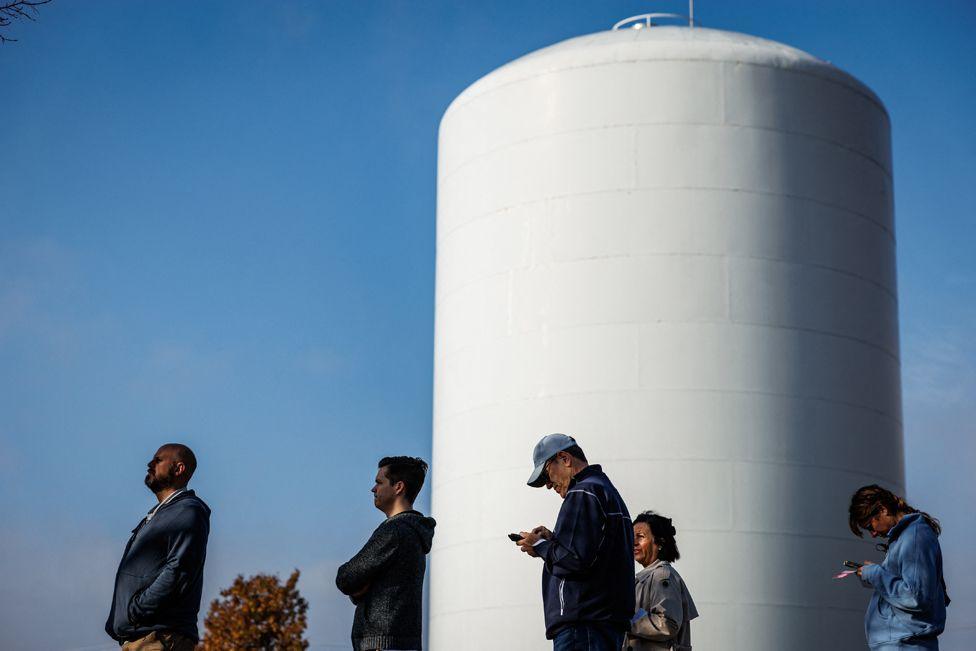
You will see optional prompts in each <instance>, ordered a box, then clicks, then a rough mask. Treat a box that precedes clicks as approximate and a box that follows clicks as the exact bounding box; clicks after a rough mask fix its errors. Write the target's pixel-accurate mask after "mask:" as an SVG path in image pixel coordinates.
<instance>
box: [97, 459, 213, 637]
mask: <svg viewBox="0 0 976 651" xmlns="http://www.w3.org/2000/svg"><path fill="white" fill-rule="evenodd" d="M196 466H197V461H196V457H195V456H194V454H193V451H192V450H190V448H188V447H187V446H185V445H182V444H180V443H169V444H167V445H164V446H162V447H161V448H159V450H157V451H156V454H155V455H153V458H152V459H151V460H150V461H149V464H148V471H147V473H146V480H145V483H146V486H147V487H148V488H149V490H151V491H152V492H153V493H154V494H155V495H156V500H157V504H156V505H155V506H154V507H153V508H152V509H151V510H150V511H149V513H148V514H147V515H146V517H144V518H143V519H142V521H141V522H139V524H138V525H137V526H136V528H135V529H133V530H132V537H130V538H129V542H128V544H127V545H126V546H125V552H124V553H123V554H122V562H121V563H119V570H118V572H117V573H116V575H115V592H114V593H113V595H112V608H111V610H110V611H109V615H108V621H107V622H105V632H107V633H108V634H109V635H110V636H112V638H113V639H115V640H117V641H118V642H119V643H120V644H122V649H123V651H163V650H165V651H192V649H194V648H195V647H196V644H197V642H198V641H199V639H200V636H199V634H198V632H197V615H198V613H199V612H200V598H201V596H202V592H203V564H204V561H205V560H206V557H207V537H208V536H209V534H210V508H209V507H208V506H207V505H206V504H204V503H203V500H201V499H200V498H199V497H197V496H196V494H194V492H193V491H192V490H188V489H187V487H186V485H187V482H189V481H190V477H192V476H193V471H194V470H195V469H196Z"/></svg>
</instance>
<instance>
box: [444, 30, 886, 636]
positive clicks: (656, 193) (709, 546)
mask: <svg viewBox="0 0 976 651" xmlns="http://www.w3.org/2000/svg"><path fill="white" fill-rule="evenodd" d="M438 168H439V169H438V208H437V293H436V350H435V356H436V359H435V406H434V412H435V413H434V441H433V476H432V487H433V493H432V495H433V505H432V506H433V515H434V516H435V517H436V518H437V521H438V527H437V535H436V536H435V538H434V549H433V552H432V555H431V591H430V617H429V624H428V626H429V633H430V646H431V648H432V649H434V651H447V650H448V649H465V650H466V651H475V650H479V649H492V650H497V649H506V650H519V649H539V650H541V649H546V648H551V647H550V646H549V643H547V642H546V640H545V639H544V626H543V620H542V604H541V592H540V573H541V562H539V561H538V560H536V559H531V558H528V557H526V556H524V555H522V554H519V553H518V552H517V550H515V549H514V547H513V545H512V544H511V543H510V542H509V541H508V540H507V539H506V534H507V533H508V532H509V531H518V530H520V529H526V528H529V527H532V526H535V525H538V524H546V525H549V526H551V525H552V524H553V523H554V520H555V515H556V513H557V511H558V508H559V506H560V501H559V498H558V496H557V495H555V494H554V493H551V492H548V491H545V490H535V489H531V488H528V487H527V486H526V485H525V481H526V479H527V478H528V475H529V472H530V470H531V460H530V455H531V452H532V447H533V445H534V444H535V442H536V441H537V440H538V438H539V437H540V436H541V435H543V434H546V433H549V432H566V433H569V434H572V435H574V436H575V437H576V438H577V440H578V441H579V442H580V444H581V445H582V447H583V449H584V450H585V451H586V452H587V455H588V456H589V457H590V460H591V462H598V463H602V464H603V466H604V469H605V470H606V472H607V473H608V474H609V475H610V477H611V479H612V480H613V481H614V482H615V483H616V485H617V487H618V488H619V489H620V492H621V494H622V495H623V497H624V499H625V501H626V502H627V504H628V506H629V508H630V511H631V513H632V514H636V513H637V512H639V511H642V510H645V509H655V510H657V511H660V512H663V513H665V514H666V515H668V516H671V517H672V518H673V519H674V522H675V525H676V527H677V529H678V544H679V547H680V550H681V553H682V559H681V561H680V562H679V563H678V568H679V570H680V572H681V573H682V575H683V576H684V577H685V579H686V581H687V583H688V584H689V586H690V588H691V590H692V593H693V595H694V597H695V600H696V602H697V604H698V609H699V611H700V612H701V617H700V619H698V620H696V621H695V622H694V624H693V629H692V630H693V635H692V637H693V642H694V643H695V647H696V648H701V649H724V650H728V649H742V650H746V649H748V650H750V651H753V650H755V649H769V650H774V649H775V650H782V649H789V650H790V651H806V650H810V651H813V650H817V651H820V650H822V649H825V648H829V649H834V650H841V649H860V648H862V647H863V633H862V629H861V621H862V617H863V612H864V607H865V601H866V594H862V592H861V591H860V589H859V588H857V587H856V586H854V585H849V584H847V583H843V582H838V581H832V579H831V578H830V577H831V574H832V573H834V572H835V571H836V570H838V569H839V567H840V564H841V562H842V561H844V560H845V559H849V558H851V559H860V558H865V557H867V554H868V553H869V552H868V549H869V545H868V544H867V543H863V542H858V541H857V540H856V539H854V538H853V537H852V536H851V534H850V532H849V531H848V530H847V523H846V519H847V515H846V508H847V502H848V499H849V496H850V494H851V493H852V492H853V490H854V489H855V488H857V487H858V486H860V485H862V484H866V483H872V482H881V483H884V484H886V485H888V486H889V487H891V488H893V489H895V490H896V491H902V490H903V484H904V470H903V458H902V447H901V440H902V438H901V397H900V373H899V358H898V354H899V351H898V326H897V294H896V287H895V239H894V226H893V218H892V176H891V155H890V137H889V121H888V116H887V113H886V111H885V108H884V106H883V105H882V103H881V102H880V100H879V99H878V98H877V97H876V96H875V95H874V93H872V92H871V90H870V89H868V88H867V87H866V86H865V85H864V84H862V83H860V82H859V81H857V80H856V79H854V78H853V77H851V76H850V75H848V74H846V73H844V72H843V71H841V70H839V69H837V68H835V67H834V66H832V65H830V64H829V63H826V62H824V61H822V60H819V59H817V58H815V57H813V56H810V55H809V54H806V53H804V52H801V51H799V50H796V49H794V48H791V47H788V46H786V45H782V44H779V43H774V42H770V41H767V40H763V39H760V38H756V37H752V36H746V35H743V34H735V33H729V32H723V31H716V30H711V29H703V28H688V27H650V28H646V29H640V30H636V29H621V30H617V31H606V32H600V33H596V34H591V35H588V36H582V37H579V38H574V39H570V40H568V41H564V42H562V43H558V44H556V45H553V46H551V47H548V48H545V49H542V50H539V51H537V52H533V53H531V54H529V55H527V56H524V57H522V58H520V59H518V60H516V61H513V62H512V63H509V64H507V65H505V66H503V67H501V68H499V69H498V70H495V71H494V72H492V73H490V74H489V75H487V76H485V77H484V78H482V79H480V80H478V81H477V82H475V83H474V84H473V85H471V86H470V87H469V88H468V89H466V90H465V91H464V92H463V93H462V94H461V95H460V96H459V97H458V98H457V99H456V100H455V101H454V102H453V103H452V104H451V106H450V108H449V109H448V110H447V112H446V113H445V115H444V118H443V120H442V122H441V130H440V156H439V163H438Z"/></svg>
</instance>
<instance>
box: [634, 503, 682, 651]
mask: <svg viewBox="0 0 976 651" xmlns="http://www.w3.org/2000/svg"><path fill="white" fill-rule="evenodd" d="M676 534H677V532H676V531H675V530H674V526H673V525H672V524H671V519H670V518H666V517H664V516H662V515H658V514H657V513H654V512H653V511H645V512H643V513H641V514H640V515H638V516H637V517H636V518H634V560H636V561H637V562H638V563H640V564H641V565H642V566H643V567H644V569H643V570H641V571H640V572H638V573H637V577H636V579H635V580H636V585H635V590H636V593H637V613H636V614H635V615H634V618H633V619H632V620H631V622H630V631H629V632H628V633H627V637H626V638H625V639H624V646H623V648H624V651H649V650H653V651H658V650H661V651H664V650H665V649H674V650H675V651H690V650H691V620H693V619H694V618H696V617H698V610H697V609H696V608H695V602H694V601H692V599H691V594H689V593H688V588H687V586H685V582H684V581H683V580H682V579H681V576H680V575H679V574H678V571H677V570H675V569H674V568H673V567H672V566H671V562H672V561H676V560H678V559H679V558H680V557H681V554H679V553H678V543H677V542H676V541H675V539H674V537H675V535H676Z"/></svg>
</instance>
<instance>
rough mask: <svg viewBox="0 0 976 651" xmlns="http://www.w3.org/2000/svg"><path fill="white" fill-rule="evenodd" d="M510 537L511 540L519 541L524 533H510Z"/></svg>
mask: <svg viewBox="0 0 976 651" xmlns="http://www.w3.org/2000/svg"><path fill="white" fill-rule="evenodd" d="M508 539H509V540H511V541H512V542H518V541H520V540H522V534H520V533H510V534H508Z"/></svg>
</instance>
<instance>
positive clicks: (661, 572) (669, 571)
mask: <svg viewBox="0 0 976 651" xmlns="http://www.w3.org/2000/svg"><path fill="white" fill-rule="evenodd" d="M677 578H678V577H677V576H676V572H675V571H674V568H672V567H671V565H670V564H667V563H662V564H661V565H658V566H657V567H655V568H654V569H653V570H651V580H652V581H654V582H655V583H663V584H665V586H667V585H668V584H670V583H671V582H672V581H676V580H677Z"/></svg>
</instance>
